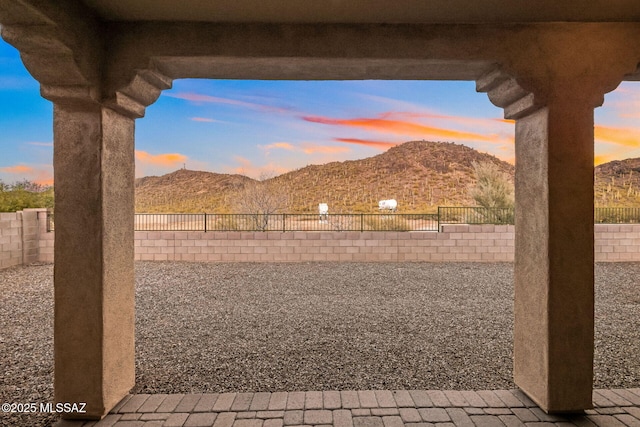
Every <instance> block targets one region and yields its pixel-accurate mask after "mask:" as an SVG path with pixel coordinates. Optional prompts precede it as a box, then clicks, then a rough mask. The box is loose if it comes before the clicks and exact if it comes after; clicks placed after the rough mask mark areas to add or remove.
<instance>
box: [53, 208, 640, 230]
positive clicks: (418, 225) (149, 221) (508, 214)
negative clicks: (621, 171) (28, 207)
mask: <svg viewBox="0 0 640 427" xmlns="http://www.w3.org/2000/svg"><path fill="white" fill-rule="evenodd" d="M514 219H515V215H514V210H513V209H509V208H482V207H449V206H444V207H439V208H438V213H434V214H401V213H388V214H326V215H318V214H209V213H202V214H147V213H138V214H136V215H135V230H136V231H205V232H206V231H281V232H285V231H361V232H364V231H440V230H441V226H442V225H446V224H514ZM594 220H595V223H596V224H640V207H638V208H595V210H594ZM47 231H54V214H53V212H47Z"/></svg>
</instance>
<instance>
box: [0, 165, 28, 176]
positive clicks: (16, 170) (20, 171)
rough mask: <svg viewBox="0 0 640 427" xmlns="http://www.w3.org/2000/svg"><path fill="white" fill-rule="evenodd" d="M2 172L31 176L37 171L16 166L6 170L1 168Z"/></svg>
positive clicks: (8, 167) (23, 166)
mask: <svg viewBox="0 0 640 427" xmlns="http://www.w3.org/2000/svg"><path fill="white" fill-rule="evenodd" d="M0 171H2V172H5V173H13V174H30V173H33V172H35V171H36V170H35V169H34V168H32V167H31V166H25V165H16V166H7V167H4V168H0Z"/></svg>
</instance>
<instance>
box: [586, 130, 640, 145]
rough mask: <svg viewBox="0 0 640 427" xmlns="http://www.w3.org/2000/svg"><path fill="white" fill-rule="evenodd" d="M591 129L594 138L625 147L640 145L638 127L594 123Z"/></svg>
mask: <svg viewBox="0 0 640 427" xmlns="http://www.w3.org/2000/svg"><path fill="white" fill-rule="evenodd" d="M593 131H594V136H595V139H596V140H600V141H607V142H611V143H613V144H617V145H622V146H625V147H640V129H632V128H614V127H607V126H600V125H596V126H594V128H593Z"/></svg>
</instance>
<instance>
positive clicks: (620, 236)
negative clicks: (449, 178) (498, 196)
mask: <svg viewBox="0 0 640 427" xmlns="http://www.w3.org/2000/svg"><path fill="white" fill-rule="evenodd" d="M46 227H47V217H46V210H43V209H32V210H25V211H23V212H17V213H2V214H0V248H1V249H2V250H1V251H0V268H6V267H10V266H13V265H19V264H28V263H31V262H53V259H54V249H53V244H54V233H47V228H46ZM513 254H514V227H513V226H507V225H444V226H442V232H440V233H436V232H391V231H387V232H364V233H361V232H330V231H328V232H317V231H316V232H313V231H309V232H304V231H296V232H285V233H280V232H268V233H262V232H208V233H205V232H186V231H137V232H136V233H135V259H136V260H151V261H204V262H265V261H284V262H302V261H371V262H376V261H423V262H440V261H469V262H511V261H513ZM595 259H596V261H597V262H603V261H604V262H634V261H636V262H638V261H640V224H635V225H628V224H619V225H604V224H596V226H595Z"/></svg>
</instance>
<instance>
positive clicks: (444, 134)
mask: <svg viewBox="0 0 640 427" xmlns="http://www.w3.org/2000/svg"><path fill="white" fill-rule="evenodd" d="M302 119H303V120H305V121H307V122H312V123H321V124H325V125H333V126H346V127H356V128H362V129H366V130H372V131H375V132H383V133H394V134H400V135H413V136H421V137H424V136H427V135H429V136H430V137H436V138H444V139H455V140H471V141H494V140H495V139H496V138H495V136H493V135H492V136H488V135H483V134H479V133H475V132H463V131H456V130H450V129H443V128H437V127H433V126H427V125H423V124H421V123H416V122H409V121H404V120H390V119H384V118H357V119H331V118H328V117H320V116H303V117H302Z"/></svg>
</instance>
